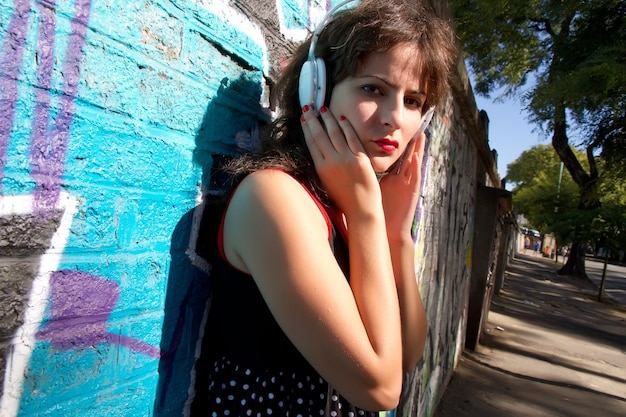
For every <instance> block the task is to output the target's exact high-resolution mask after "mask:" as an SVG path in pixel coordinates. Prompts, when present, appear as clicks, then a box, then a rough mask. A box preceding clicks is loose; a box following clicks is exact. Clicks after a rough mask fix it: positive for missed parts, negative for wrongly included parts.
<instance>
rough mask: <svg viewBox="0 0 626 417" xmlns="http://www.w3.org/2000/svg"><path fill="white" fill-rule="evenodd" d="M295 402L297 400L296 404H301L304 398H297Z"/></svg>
mask: <svg viewBox="0 0 626 417" xmlns="http://www.w3.org/2000/svg"><path fill="white" fill-rule="evenodd" d="M296 402H297V403H298V404H302V403H303V402H304V400H302V398H298V399H297V400H296Z"/></svg>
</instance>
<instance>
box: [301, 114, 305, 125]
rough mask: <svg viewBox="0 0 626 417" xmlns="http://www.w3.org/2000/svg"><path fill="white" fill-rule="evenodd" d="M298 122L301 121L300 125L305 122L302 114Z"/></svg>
mask: <svg viewBox="0 0 626 417" xmlns="http://www.w3.org/2000/svg"><path fill="white" fill-rule="evenodd" d="M300 121H301V122H302V123H304V122H306V120H305V119H304V114H303V115H302V116H300Z"/></svg>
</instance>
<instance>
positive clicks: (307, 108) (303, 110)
mask: <svg viewBox="0 0 626 417" xmlns="http://www.w3.org/2000/svg"><path fill="white" fill-rule="evenodd" d="M308 111H309V105H308V104H305V105H304V106H302V112H303V113H306V112H308Z"/></svg>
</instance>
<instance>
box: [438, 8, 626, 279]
mask: <svg viewBox="0 0 626 417" xmlns="http://www.w3.org/2000/svg"><path fill="white" fill-rule="evenodd" d="M450 6H451V10H452V14H453V16H454V19H455V23H456V28H457V32H458V35H459V38H460V40H461V43H462V47H463V50H464V51H465V53H466V54H467V59H468V61H469V65H470V67H471V68H472V70H473V72H474V73H475V75H476V85H475V89H476V92H477V93H478V94H482V95H485V96H487V97H488V96H489V93H491V92H493V91H496V90H498V89H500V88H504V92H505V93H504V94H505V95H512V96H515V95H517V96H519V97H520V98H521V99H522V102H523V104H524V105H525V109H526V111H527V112H528V116H529V120H531V121H532V122H533V123H535V124H536V126H537V127H538V128H539V129H540V130H542V131H544V132H546V134H551V135H552V136H551V142H552V146H553V148H554V149H555V151H556V152H557V154H558V155H559V158H560V159H561V161H562V162H563V164H564V166H565V168H566V169H567V171H568V172H569V174H570V175H571V177H572V179H573V180H574V182H575V183H576V184H577V186H578V189H579V198H578V209H579V210H580V211H582V212H591V211H593V210H595V209H597V208H598V207H599V206H600V199H599V194H598V179H599V177H600V172H599V170H598V166H597V164H596V159H595V156H596V154H597V153H598V152H599V151H601V150H602V149H603V147H606V148H607V149H609V148H611V149H613V151H614V152H616V153H617V155H619V156H618V157H617V158H616V159H618V160H619V159H621V160H624V156H626V147H625V146H623V145H624V122H625V120H626V118H625V117H624V101H625V100H624V99H625V98H626V2H624V1H623V0H589V1H579V0H578V1H575V0H561V1H549V0H532V1H525V2H522V1H500V0H450ZM530 77H532V79H533V82H534V84H532V85H530V86H529V85H528V84H529V83H527V81H528V80H529V78H530ZM574 145H575V146H579V147H581V148H583V149H584V150H585V154H586V161H587V167H585V166H584V165H583V164H582V163H581V161H580V160H579V159H578V158H577V157H576V154H575V152H574ZM580 215H581V216H582V215H583V214H582V213H580ZM583 226H584V225H581V226H580V227H579V228H577V229H576V234H575V237H574V243H573V244H572V249H571V252H570V257H569V258H568V262H567V263H566V264H565V265H564V266H563V268H561V270H560V271H559V272H560V273H563V274H571V275H579V276H586V273H585V268H584V255H585V243H584V242H583V240H584V239H583V235H584V230H583V228H584V227H583Z"/></svg>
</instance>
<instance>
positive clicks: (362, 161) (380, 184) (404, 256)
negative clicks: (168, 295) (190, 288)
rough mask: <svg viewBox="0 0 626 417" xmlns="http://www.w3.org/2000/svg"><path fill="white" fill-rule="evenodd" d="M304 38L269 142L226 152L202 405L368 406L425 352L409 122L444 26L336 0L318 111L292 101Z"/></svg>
mask: <svg viewBox="0 0 626 417" xmlns="http://www.w3.org/2000/svg"><path fill="white" fill-rule="evenodd" d="M309 44H310V39H309V41H307V42H305V43H304V44H303V45H301V46H300V47H299V48H298V49H297V51H296V52H295V54H294V56H293V58H292V60H291V62H290V64H289V65H288V66H287V67H286V68H285V69H284V71H283V74H282V78H281V80H279V83H278V85H277V92H278V100H279V107H280V110H281V112H282V114H281V116H280V117H279V118H278V119H277V120H276V122H274V124H273V125H272V129H271V130H270V131H269V134H268V137H267V138H266V140H265V143H264V147H265V148H264V152H263V154H262V155H260V156H255V157H247V158H241V159H238V160H237V161H235V163H234V164H233V165H232V166H231V171H232V172H233V173H234V174H235V175H234V186H233V189H232V191H231V192H230V193H229V201H228V203H227V204H226V205H225V210H224V214H223V217H222V219H221V220H222V221H221V223H220V225H219V233H218V235H219V236H218V239H217V245H218V246H219V251H220V256H216V257H214V258H212V259H213V260H212V264H213V270H212V272H211V286H212V289H213V299H212V306H211V311H210V314H209V323H208V324H207V330H206V334H205V339H206V340H207V342H208V345H209V346H210V352H203V355H204V356H208V357H209V358H210V360H209V365H207V366H206V369H204V370H202V369H201V370H199V371H198V372H203V371H204V372H206V373H207V374H208V375H207V377H208V389H207V390H206V391H199V392H198V393H197V394H196V396H198V397H202V398H203V399H204V400H205V401H206V404H207V405H206V409H205V410H204V413H205V414H206V411H209V412H210V413H209V415H263V416H266V415H289V416H296V415H302V416H309V415H311V416H317V415H325V416H331V415H332V416H335V415H376V413H375V412H374V411H376V410H388V409H392V408H394V407H395V406H396V405H397V403H398V400H399V396H400V392H401V386H402V372H403V369H404V370H406V371H409V370H411V369H413V368H414V367H415V365H416V364H417V362H418V360H419V359H420V357H421V356H422V353H423V348H424V342H425V337H426V327H427V324H426V317H425V312H424V308H423V305H422V301H421V298H420V294H419V290H418V287H417V284H416V279H415V274H414V268H413V262H414V259H413V256H414V246H413V240H412V237H411V225H412V222H413V216H414V213H415V208H416V204H417V200H418V196H419V185H420V169H421V160H422V152H423V147H424V134H423V133H421V132H419V128H420V123H421V120H422V116H423V114H424V113H425V112H426V111H427V110H428V109H429V108H431V107H433V106H435V105H436V104H437V103H438V102H439V101H441V99H442V98H443V96H444V94H445V91H446V87H447V82H446V80H447V74H448V69H449V66H450V64H451V61H452V57H453V45H454V40H453V33H452V30H451V29H450V27H449V26H448V24H447V23H446V22H444V21H442V20H441V19H439V18H436V17H435V16H433V15H432V14H431V13H429V12H428V11H427V10H426V9H425V8H423V7H422V6H421V5H419V4H418V5H416V4H412V3H408V2H405V1H402V0H391V1H384V2H381V1H379V0H366V1H363V2H361V3H360V4H359V5H358V6H356V7H355V8H352V9H349V10H345V11H341V12H338V13H336V14H335V15H334V16H333V19H332V20H331V21H330V23H328V25H327V26H326V27H325V28H324V29H323V30H322V31H321V35H320V37H319V39H318V40H317V45H316V46H315V51H314V52H315V55H316V56H317V57H320V58H322V59H323V60H324V62H325V63H326V73H327V76H328V77H327V78H328V85H327V86H326V89H327V91H328V92H330V94H329V97H327V98H326V100H325V102H324V105H323V106H321V107H320V109H315V110H319V117H318V116H317V115H316V113H317V112H316V111H314V109H313V108H312V107H311V106H310V105H308V104H305V105H304V106H302V107H301V105H300V104H299V96H298V83H299V74H300V68H301V67H302V65H303V64H304V62H305V61H306V60H307V52H308V49H309ZM385 173H388V174H386V175H385ZM364 410H370V411H364Z"/></svg>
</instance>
